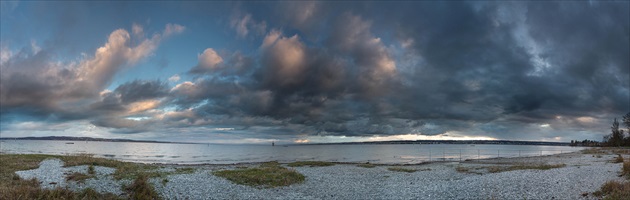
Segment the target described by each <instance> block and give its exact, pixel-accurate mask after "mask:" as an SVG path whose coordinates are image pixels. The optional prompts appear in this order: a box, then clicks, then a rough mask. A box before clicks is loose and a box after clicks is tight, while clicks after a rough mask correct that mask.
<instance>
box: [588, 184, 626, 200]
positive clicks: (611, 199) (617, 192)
mask: <svg viewBox="0 0 630 200" xmlns="http://www.w3.org/2000/svg"><path fill="white" fill-rule="evenodd" d="M593 195H595V196H597V197H604V198H603V199H605V200H616V199H628V197H630V182H619V181H608V182H606V183H604V185H602V187H601V188H600V189H599V190H598V191H596V192H593Z"/></svg>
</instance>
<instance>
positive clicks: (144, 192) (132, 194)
mask: <svg viewBox="0 0 630 200" xmlns="http://www.w3.org/2000/svg"><path fill="white" fill-rule="evenodd" d="M125 191H126V192H127V193H128V194H129V198H130V199H160V196H159V195H158V193H157V192H156V191H155V188H153V186H152V185H151V184H150V183H149V176H147V175H144V174H140V175H138V177H137V178H136V179H135V180H134V181H133V183H132V184H131V185H129V186H127V187H125Z"/></svg>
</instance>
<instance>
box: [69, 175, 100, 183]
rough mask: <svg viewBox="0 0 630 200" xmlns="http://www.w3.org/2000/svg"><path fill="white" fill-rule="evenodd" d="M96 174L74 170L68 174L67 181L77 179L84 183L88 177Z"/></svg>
mask: <svg viewBox="0 0 630 200" xmlns="http://www.w3.org/2000/svg"><path fill="white" fill-rule="evenodd" d="M93 177H94V176H91V175H87V174H84V173H79V172H74V173H72V174H69V175H68V176H66V180H67V181H77V182H80V183H83V182H84V181H85V180H86V179H90V178H93Z"/></svg>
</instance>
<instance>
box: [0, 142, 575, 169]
mask: <svg viewBox="0 0 630 200" xmlns="http://www.w3.org/2000/svg"><path fill="white" fill-rule="evenodd" d="M67 142H72V143H74V144H66V143H67ZM582 149H583V148H581V147H568V146H532V145H457V144H373V145H290V146H278V145H276V146H271V145H268V146H267V145H265V146H263V145H212V144H211V145H207V144H164V143H140V142H80V141H46V140H5V141H2V142H1V143H0V152H2V153H19V154H54V155H66V154H81V153H84V154H94V155H95V156H96V157H105V158H112V159H117V160H123V161H132V162H141V163H171V164H201V163H209V164H232V163H249V162H265V161H274V160H276V161H280V162H292V161H305V160H318V161H334V162H371V163H382V164H392V163H402V164H415V163H422V162H428V161H442V160H447V161H459V160H460V159H461V160H465V159H478V158H492V157H519V156H537V155H550V154H558V153H567V152H573V151H579V150H582Z"/></svg>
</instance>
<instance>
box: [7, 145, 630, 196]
mask: <svg viewBox="0 0 630 200" xmlns="http://www.w3.org/2000/svg"><path fill="white" fill-rule="evenodd" d="M613 158H614V156H613V155H602V156H594V155H591V154H581V153H579V152H575V153H566V154H560V155H551V156H541V157H524V158H499V159H485V160H471V161H464V162H439V163H428V164H420V165H407V166H399V167H404V168H410V169H419V170H420V171H417V172H414V173H405V172H394V171H389V170H388V169H387V168H389V167H391V166H385V165H383V166H376V167H374V168H362V167H358V166H356V164H337V165H334V166H328V167H294V168H293V167H287V166H286V165H283V166H285V167H287V168H293V169H295V170H297V171H298V172H300V173H302V174H303V175H304V176H306V180H305V181H304V182H303V183H301V184H295V185H291V186H287V187H279V188H265V189H259V188H254V187H250V186H244V185H237V184H234V183H232V182H230V181H228V180H226V179H223V178H221V177H216V176H214V175H212V172H213V171H216V170H221V169H234V168H237V167H243V166H257V164H236V165H196V166H187V167H193V168H194V169H195V171H194V172H193V173H190V174H173V175H169V176H167V177H166V178H153V179H151V180H150V182H151V183H152V184H153V186H154V187H155V188H156V189H157V191H158V192H159V193H160V195H161V196H162V197H164V198H165V199H594V197H593V196H592V195H588V196H586V197H584V196H582V194H583V193H592V192H594V191H596V190H598V189H599V187H601V185H602V184H603V183H605V182H606V181H609V180H622V179H623V178H620V177H619V176H618V174H619V172H620V170H621V167H622V164H621V163H611V162H610V161H611V160H612V159H613ZM524 163H526V164H532V163H540V164H543V163H544V164H566V166H565V167H561V168H555V169H549V170H533V169H529V170H514V171H505V172H500V173H489V172H487V167H489V166H510V165H517V164H524ZM62 166H63V163H62V162H61V161H60V160H57V159H49V160H45V161H43V162H42V163H41V165H40V168H38V169H34V170H28V171H19V172H17V174H18V175H19V176H20V177H22V178H26V179H28V178H37V179H38V180H40V182H42V187H46V188H52V187H57V186H59V187H68V188H71V189H76V190H80V189H82V188H87V187H91V188H93V189H95V190H96V191H99V192H111V193H114V194H121V193H122V191H121V190H120V188H121V185H123V184H129V183H130V181H129V180H121V181H116V180H114V179H113V178H112V176H111V174H112V173H113V172H114V169H112V168H107V167H99V166H97V167H95V171H96V175H97V176H96V178H91V179H87V180H86V181H85V182H83V183H78V182H66V181H65V175H64V174H69V173H72V172H81V173H87V166H76V167H67V168H64V167H62ZM177 167H182V166H178V165H164V168H163V169H162V170H174V169H175V168H177ZM458 168H459V169H462V168H465V169H469V171H468V172H460V171H462V170H460V171H458V170H457V169H458ZM164 179H167V180H168V181H167V182H164ZM52 182H54V184H50V183H52Z"/></svg>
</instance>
